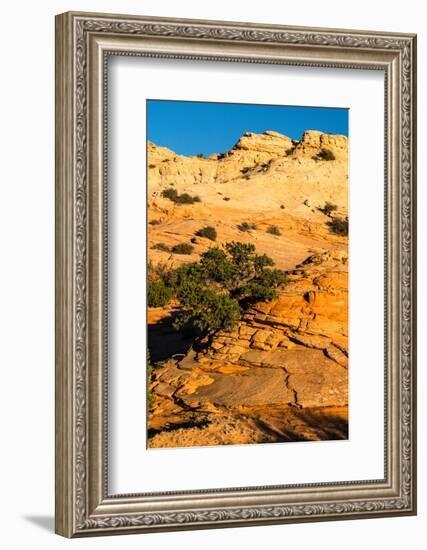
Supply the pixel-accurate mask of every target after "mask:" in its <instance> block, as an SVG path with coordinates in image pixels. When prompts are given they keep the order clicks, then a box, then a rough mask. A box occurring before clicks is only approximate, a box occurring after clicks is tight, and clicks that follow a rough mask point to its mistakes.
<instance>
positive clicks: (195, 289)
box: [171, 242, 287, 333]
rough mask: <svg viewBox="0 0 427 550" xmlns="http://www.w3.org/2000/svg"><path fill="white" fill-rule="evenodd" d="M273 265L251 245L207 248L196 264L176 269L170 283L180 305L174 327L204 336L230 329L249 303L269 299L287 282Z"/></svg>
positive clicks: (236, 244)
mask: <svg viewBox="0 0 427 550" xmlns="http://www.w3.org/2000/svg"><path fill="white" fill-rule="evenodd" d="M273 266H274V261H273V260H272V259H271V258H270V257H269V256H267V255H265V254H262V255H260V254H257V253H256V251H255V246H254V245H252V244H247V243H240V242H231V243H227V244H226V246H225V249H223V248H219V247H213V248H210V249H209V250H207V251H206V252H205V253H203V254H202V255H201V258H200V261H199V262H192V263H188V264H184V265H182V266H180V267H179V268H177V269H176V270H175V272H174V275H173V279H172V281H171V284H172V285H173V287H174V291H175V294H176V296H177V298H178V300H179V301H180V304H181V306H182V308H181V310H180V311H179V312H178V316H177V319H176V322H175V327H176V328H179V329H182V328H183V327H186V328H187V329H188V328H191V327H193V328H195V329H197V330H199V331H202V332H204V333H209V332H215V331H216V330H218V329H225V330H228V329H231V328H233V327H234V326H235V325H236V323H237V322H238V321H239V319H240V316H241V312H242V311H244V310H245V309H247V308H248V307H249V306H250V304H252V303H255V302H257V301H260V300H263V301H268V300H272V299H273V298H275V297H276V295H277V291H276V289H277V288H278V287H280V286H283V285H285V284H286V283H287V275H286V273H285V272H284V271H282V270H280V269H273Z"/></svg>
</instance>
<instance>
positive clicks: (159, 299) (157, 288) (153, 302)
mask: <svg viewBox="0 0 427 550" xmlns="http://www.w3.org/2000/svg"><path fill="white" fill-rule="evenodd" d="M172 295H173V291H172V289H171V288H170V287H168V286H167V285H166V284H165V283H164V281H162V280H161V279H159V280H156V281H150V279H149V280H148V290H147V302H148V307H164V306H166V305H167V304H168V303H169V302H170V301H171V299H172Z"/></svg>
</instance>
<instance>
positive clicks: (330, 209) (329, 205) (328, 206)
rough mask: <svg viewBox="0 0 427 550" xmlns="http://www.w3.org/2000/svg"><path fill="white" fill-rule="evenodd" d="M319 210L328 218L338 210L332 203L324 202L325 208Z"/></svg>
mask: <svg viewBox="0 0 427 550" xmlns="http://www.w3.org/2000/svg"><path fill="white" fill-rule="evenodd" d="M320 210H321V211H322V212H323V213H324V214H326V216H330V215H331V214H332V212H335V211H336V210H338V206H337V205H336V204H333V203H332V202H329V201H326V202H325V206H324V207H323V208H320Z"/></svg>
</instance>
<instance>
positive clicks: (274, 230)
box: [267, 225, 282, 236]
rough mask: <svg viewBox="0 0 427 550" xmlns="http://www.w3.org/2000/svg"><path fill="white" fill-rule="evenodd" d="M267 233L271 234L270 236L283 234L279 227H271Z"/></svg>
mask: <svg viewBox="0 0 427 550" xmlns="http://www.w3.org/2000/svg"><path fill="white" fill-rule="evenodd" d="M267 233H270V235H277V236H280V235H281V234H282V232H281V231H280V229H279V228H278V227H277V225H269V226H268V228H267Z"/></svg>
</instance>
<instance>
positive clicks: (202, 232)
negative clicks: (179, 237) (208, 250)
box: [196, 225, 218, 241]
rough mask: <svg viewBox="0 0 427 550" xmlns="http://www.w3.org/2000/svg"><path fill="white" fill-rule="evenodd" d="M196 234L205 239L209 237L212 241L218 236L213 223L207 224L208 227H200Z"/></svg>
mask: <svg viewBox="0 0 427 550" xmlns="http://www.w3.org/2000/svg"><path fill="white" fill-rule="evenodd" d="M196 235H197V237H204V238H205V239H209V240H211V241H216V238H217V236H218V235H217V232H216V229H215V227H212V226H211V225H207V226H206V227H203V228H202V229H199V230H198V231H196Z"/></svg>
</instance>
